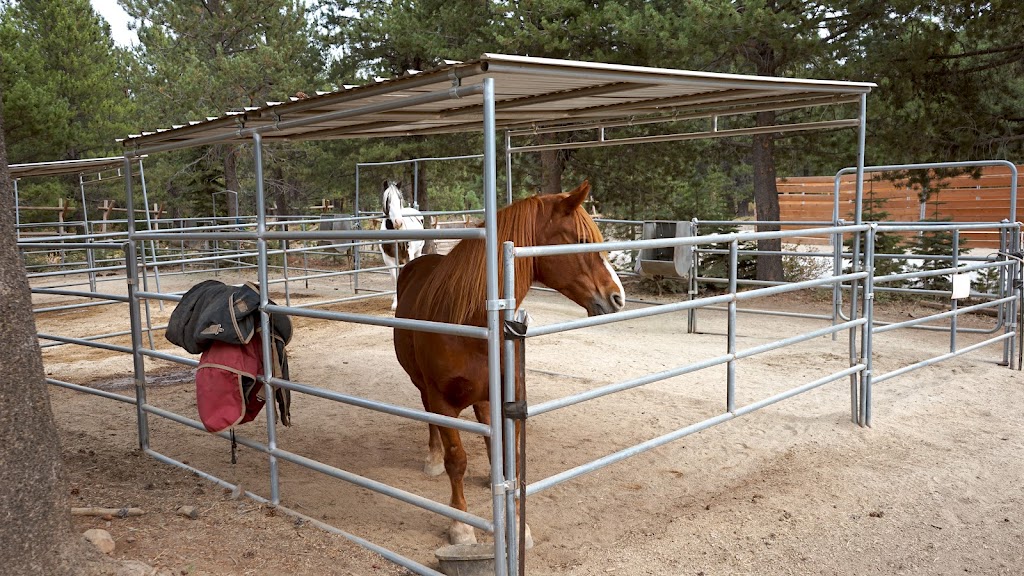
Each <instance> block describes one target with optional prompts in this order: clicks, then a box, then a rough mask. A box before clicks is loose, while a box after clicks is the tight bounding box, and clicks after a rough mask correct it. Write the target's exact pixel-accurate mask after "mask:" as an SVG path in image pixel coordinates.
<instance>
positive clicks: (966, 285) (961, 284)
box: [950, 274, 971, 300]
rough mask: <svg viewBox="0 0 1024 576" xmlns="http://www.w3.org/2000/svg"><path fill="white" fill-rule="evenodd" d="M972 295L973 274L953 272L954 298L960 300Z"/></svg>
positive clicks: (952, 297)
mask: <svg viewBox="0 0 1024 576" xmlns="http://www.w3.org/2000/svg"><path fill="white" fill-rule="evenodd" d="M970 295H971V275H970V274H953V295H952V296H951V297H950V298H951V299H952V300H960V299H962V298H967V297H968V296H970Z"/></svg>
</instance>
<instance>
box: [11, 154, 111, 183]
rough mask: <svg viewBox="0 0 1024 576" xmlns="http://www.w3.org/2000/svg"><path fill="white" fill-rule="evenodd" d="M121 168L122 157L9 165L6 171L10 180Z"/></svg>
mask: <svg viewBox="0 0 1024 576" xmlns="http://www.w3.org/2000/svg"><path fill="white" fill-rule="evenodd" d="M122 166H124V157H122V156H110V157H106V158H86V159H84V160H60V161H56V162H33V163H31V164H11V165H10V166H8V169H9V170H10V172H11V178H29V177H32V176H58V175H61V174H82V173H85V172H98V171H100V170H109V169H111V168H120V167H122Z"/></svg>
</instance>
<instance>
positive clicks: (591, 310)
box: [587, 292, 626, 316]
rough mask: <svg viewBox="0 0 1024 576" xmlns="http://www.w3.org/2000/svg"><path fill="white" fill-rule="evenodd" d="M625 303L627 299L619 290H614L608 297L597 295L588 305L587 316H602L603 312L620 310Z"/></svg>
mask: <svg viewBox="0 0 1024 576" xmlns="http://www.w3.org/2000/svg"><path fill="white" fill-rule="evenodd" d="M625 305H626V301H625V299H624V298H623V297H622V294H620V293H619V292H613V293H612V294H611V295H610V296H608V297H604V296H600V295H599V296H595V297H594V300H593V301H592V302H591V303H590V305H589V306H587V316H600V315H602V314H611V313H612V312H618V311H619V310H622V307H623V306H625Z"/></svg>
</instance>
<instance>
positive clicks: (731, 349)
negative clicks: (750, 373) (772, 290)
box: [725, 240, 739, 414]
mask: <svg viewBox="0 0 1024 576" xmlns="http://www.w3.org/2000/svg"><path fill="white" fill-rule="evenodd" d="M738 269H739V241H738V240H733V241H732V242H730V243H729V293H730V294H732V296H733V298H732V300H729V320H728V322H729V328H728V333H727V338H728V344H727V345H726V346H727V348H728V354H729V356H731V358H730V360H729V363H728V365H727V366H726V385H725V386H726V391H725V406H726V411H727V412H729V413H730V414H732V413H734V412H735V411H736V277H737V275H738V273H739V272H738Z"/></svg>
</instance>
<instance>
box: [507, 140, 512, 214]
mask: <svg viewBox="0 0 1024 576" xmlns="http://www.w3.org/2000/svg"><path fill="white" fill-rule="evenodd" d="M511 203H512V133H511V132H509V131H508V130H506V131H505V205H506V206H507V205H509V204H511Z"/></svg>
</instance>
